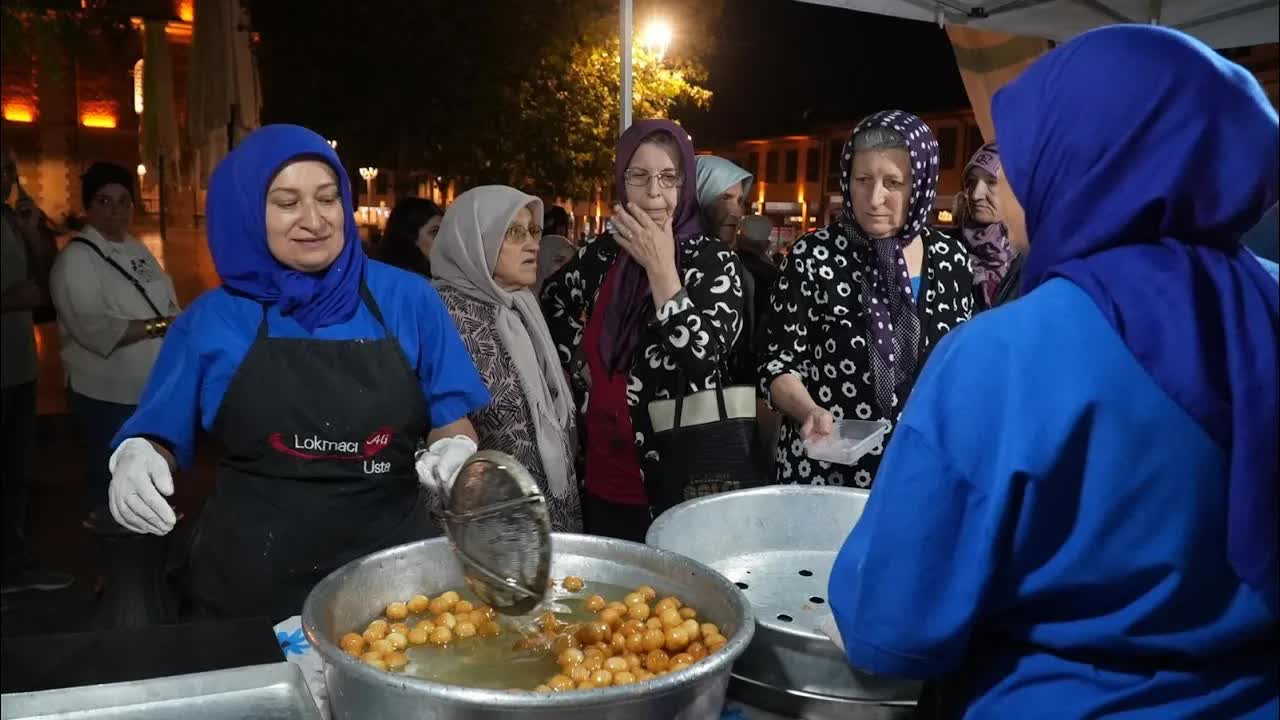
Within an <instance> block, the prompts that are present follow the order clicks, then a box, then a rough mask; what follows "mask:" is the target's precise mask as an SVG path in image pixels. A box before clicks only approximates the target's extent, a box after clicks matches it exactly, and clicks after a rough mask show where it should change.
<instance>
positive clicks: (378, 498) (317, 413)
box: [190, 284, 436, 621]
mask: <svg viewBox="0 0 1280 720" xmlns="http://www.w3.org/2000/svg"><path fill="white" fill-rule="evenodd" d="M360 295H361V297H362V298H363V300H364V302H365V305H366V306H367V307H368V308H369V311H370V312H371V313H372V314H373V316H374V317H375V318H376V319H377V321H378V324H379V325H381V326H382V329H383V331H384V333H385V337H383V338H382V339H381V340H311V339H295V338H273V337H269V336H268V332H267V312H266V308H265V307H264V308H263V315H262V322H261V324H260V325H259V326H258V335H257V339H256V340H255V341H254V343H253V345H252V346H250V348H249V351H248V353H246V354H245V358H244V361H243V362H242V363H241V364H240V367H239V369H238V370H237V371H236V374H235V376H234V377H233V378H232V380H231V384H230V385H229V386H228V387H227V392H226V395H225V396H224V397H223V400H222V405H221V407H220V408H219V409H218V417H217V420H216V422H215V423H214V427H213V432H214V434H216V435H217V436H218V437H220V438H221V440H222V443H223V445H224V455H223V458H222V461H221V464H220V465H219V468H218V476H217V485H216V487H215V489H214V492H213V495H212V496H211V497H210V498H209V500H208V502H207V503H206V504H205V508H204V511H203V513H202V514H201V518H200V523H199V525H198V527H197V528H196V531H195V536H194V538H193V541H192V547H191V567H190V572H191V593H192V596H193V597H192V600H193V603H194V609H195V612H196V614H197V616H201V617H215V618H228V617H246V616H263V615H265V616H268V617H270V618H271V619H272V620H273V621H279V620H281V619H284V618H287V617H291V616H293V615H297V614H299V613H301V612H302V603H303V601H304V600H305V599H306V596H307V593H308V592H310V591H311V588H312V587H313V586H314V585H315V584H316V583H317V582H319V581H320V580H321V579H322V578H324V577H325V576H326V575H328V574H329V573H330V572H332V571H333V570H335V569H336V568H338V567H341V566H342V565H344V564H345V563H347V562H349V561H351V560H354V559H356V558H358V557H362V556H364V555H367V554H369V553H371V552H374V551H377V550H381V549H383V548H387V547H391V546H393V545H397V544H400V543H405V542H411V541H413V540H419V539H422V538H426V537H430V536H432V535H434V534H436V531H435V529H434V526H433V525H432V523H431V521H430V519H429V517H428V514H427V510H426V506H425V505H424V503H423V500H422V497H421V496H420V494H419V493H420V491H419V485H418V474H417V472H416V471H415V469H414V451H415V450H416V448H417V442H418V438H420V437H422V435H423V434H425V433H426V431H427V430H428V429H429V427H428V426H429V422H430V420H429V414H428V412H427V402H426V400H425V399H424V397H423V394H422V387H421V385H420V384H419V382H418V378H417V375H416V373H414V371H413V368H412V367H410V365H409V362H408V359H407V358H406V357H405V354H404V351H403V350H402V349H401V347H400V343H399V341H397V340H396V338H395V337H394V336H393V335H392V334H391V333H390V331H388V330H387V325H386V323H385V322H384V321H383V318H382V312H381V311H380V310H379V309H378V305H377V303H376V302H374V300H373V296H372V295H371V294H370V293H369V289H368V288H367V287H365V286H364V285H363V284H362V285H361V288H360Z"/></svg>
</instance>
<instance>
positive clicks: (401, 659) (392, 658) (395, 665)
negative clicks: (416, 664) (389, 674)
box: [382, 652, 409, 670]
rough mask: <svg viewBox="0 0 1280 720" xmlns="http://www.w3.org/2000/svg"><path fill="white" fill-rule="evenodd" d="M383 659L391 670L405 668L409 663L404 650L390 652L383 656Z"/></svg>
mask: <svg viewBox="0 0 1280 720" xmlns="http://www.w3.org/2000/svg"><path fill="white" fill-rule="evenodd" d="M382 660H383V662H385V663H386V664H387V669H389V670H403V669H404V666H405V665H408V664H409V658H408V656H406V655H405V654H404V653H402V652H389V653H387V654H386V655H384V656H382Z"/></svg>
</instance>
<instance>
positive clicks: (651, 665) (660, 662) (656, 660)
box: [644, 650, 671, 673]
mask: <svg viewBox="0 0 1280 720" xmlns="http://www.w3.org/2000/svg"><path fill="white" fill-rule="evenodd" d="M670 664H671V657H670V656H669V655H667V653H665V652H664V651H662V650H654V651H653V652H651V653H649V654H648V655H646V656H645V659H644V669H645V670H648V671H649V672H651V673H659V672H662V671H663V670H666V669H667V667H668V666H669V665H670Z"/></svg>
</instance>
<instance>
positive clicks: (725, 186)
mask: <svg viewBox="0 0 1280 720" xmlns="http://www.w3.org/2000/svg"><path fill="white" fill-rule="evenodd" d="M754 179H755V178H754V176H753V175H752V174H751V173H749V172H747V171H746V170H743V169H742V168H740V167H738V166H737V165H734V164H733V163H731V162H729V161H728V160H725V159H724V158H722V157H716V156H715V155H699V156H698V206H699V207H701V208H702V217H703V225H704V226H705V227H706V228H707V232H709V233H713V234H715V235H716V237H718V238H720V241H721V242H723V243H724V244H725V245H728V246H729V247H733V245H734V240H735V239H736V238H737V234H738V221H739V220H741V219H742V213H743V206H744V205H745V204H746V197H747V192H748V191H749V190H751V181H752V180H754Z"/></svg>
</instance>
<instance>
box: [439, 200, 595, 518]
mask: <svg viewBox="0 0 1280 720" xmlns="http://www.w3.org/2000/svg"><path fill="white" fill-rule="evenodd" d="M541 225H542V201H541V200H539V199H538V198H536V197H533V196H532V195H526V194H524V193H522V192H520V191H519V190H516V189H515V188H510V187H505V186H501V185H488V186H484V187H478V188H474V189H472V190H468V191H467V192H465V193H463V194H462V195H459V196H458V198H457V199H456V200H454V202H453V204H452V205H450V206H449V210H448V212H446V213H445V216H444V221H443V222H442V223H441V225H440V233H439V235H437V236H436V242H435V245H434V246H432V248H431V272H432V276H433V280H434V284H435V287H436V289H437V290H438V291H439V293H440V297H441V299H443V300H444V302H445V305H446V306H447V307H448V308H449V313H450V314H451V315H452V316H453V319H454V322H456V323H457V324H458V330H459V332H460V334H461V335H462V340H463V343H464V344H465V345H466V346H467V350H469V351H470V352H471V357H472V359H474V360H475V363H476V368H477V369H478V370H479V371H480V375H481V376H482V377H483V378H484V381H485V384H486V385H488V387H489V393H490V394H491V395H492V396H493V402H492V403H490V404H489V406H488V407H486V408H484V409H482V410H479V411H477V412H474V413H472V415H471V421H472V424H473V425H474V426H475V429H476V434H477V435H479V437H480V447H482V448H485V449H492V450H500V451H502V452H505V453H507V454H509V455H511V456H513V457H515V458H516V459H517V460H519V461H520V463H521V464H523V465H524V466H525V467H526V468H527V469H528V470H529V473H530V474H531V475H532V476H533V477H534V479H535V480H536V481H537V483H538V486H539V487H540V488H541V489H542V491H543V493H544V494H545V495H546V496H547V501H548V505H549V507H550V509H551V525H552V529H554V530H557V531H562V532H581V531H582V506H581V504H580V503H579V500H578V486H577V480H576V478H575V476H574V469H573V452H572V448H571V444H570V443H571V440H570V439H571V438H572V437H573V436H574V410H573V403H572V398H571V396H570V393H569V387H568V385H567V383H566V382H565V377H564V373H563V371H562V370H561V368H560V361H559V359H558V358H557V356H556V351H555V346H554V345H553V344H552V341H551V335H550V333H549V332H548V330H547V323H546V321H545V320H544V319H543V317H542V309H541V307H540V306H539V304H538V300H537V298H536V297H535V296H534V295H533V293H531V292H530V291H529V289H530V288H531V287H533V286H534V284H535V283H536V282H537V280H538V246H539V244H540V241H541V238H542V227H541Z"/></svg>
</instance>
